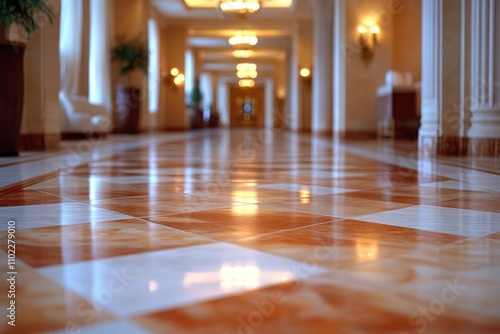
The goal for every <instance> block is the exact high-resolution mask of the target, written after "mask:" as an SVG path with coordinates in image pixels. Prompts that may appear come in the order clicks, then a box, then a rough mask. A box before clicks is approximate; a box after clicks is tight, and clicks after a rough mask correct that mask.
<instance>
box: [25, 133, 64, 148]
mask: <svg viewBox="0 0 500 334" xmlns="http://www.w3.org/2000/svg"><path fill="white" fill-rule="evenodd" d="M60 142H61V135H60V134H59V133H52V134H44V133H41V134H21V135H20V136H19V150H20V151H57V150H59V144H60Z"/></svg>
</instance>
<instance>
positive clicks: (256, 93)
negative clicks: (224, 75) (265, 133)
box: [230, 85, 265, 127]
mask: <svg viewBox="0 0 500 334" xmlns="http://www.w3.org/2000/svg"><path fill="white" fill-rule="evenodd" d="M230 99H231V103H230V107H231V110H230V113H231V127H264V124H265V123H264V121H265V113H264V106H265V103H264V87H263V86H255V87H253V88H241V87H239V86H237V85H233V86H231V89H230Z"/></svg>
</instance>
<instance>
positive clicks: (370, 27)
mask: <svg viewBox="0 0 500 334" xmlns="http://www.w3.org/2000/svg"><path fill="white" fill-rule="evenodd" d="M358 33H359V45H360V46H361V57H362V58H363V59H364V60H366V61H368V60H371V59H372V58H373V52H374V50H375V47H376V46H377V45H378V37H377V36H378V34H379V33H380V27H379V26H378V25H377V23H376V22H375V21H373V20H366V21H365V22H364V23H363V24H361V25H360V26H359V27H358Z"/></svg>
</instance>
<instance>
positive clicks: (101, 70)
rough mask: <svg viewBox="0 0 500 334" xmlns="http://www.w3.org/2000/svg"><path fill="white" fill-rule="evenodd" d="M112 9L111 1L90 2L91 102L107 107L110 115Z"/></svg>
mask: <svg viewBox="0 0 500 334" xmlns="http://www.w3.org/2000/svg"><path fill="white" fill-rule="evenodd" d="M112 9H113V6H112V3H111V2H109V1H102V0H91V1H90V41H89V43H90V46H89V47H90V52H89V102H91V103H96V104H101V105H104V106H106V108H107V110H108V112H109V113H110V114H111V112H112V108H113V101H112V92H111V63H110V60H109V59H110V51H109V50H110V48H111V40H112V32H111V30H112V25H111V24H110V22H111V17H112V16H111V11H112ZM77 42H80V39H78V40H77Z"/></svg>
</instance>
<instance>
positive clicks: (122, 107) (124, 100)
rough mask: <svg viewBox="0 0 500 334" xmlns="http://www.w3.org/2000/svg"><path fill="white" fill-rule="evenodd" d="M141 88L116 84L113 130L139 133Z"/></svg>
mask: <svg viewBox="0 0 500 334" xmlns="http://www.w3.org/2000/svg"><path fill="white" fill-rule="evenodd" d="M140 113H141V89H140V88H136V87H128V86H118V87H117V88H116V115H115V132H117V133H139V116H140Z"/></svg>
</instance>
